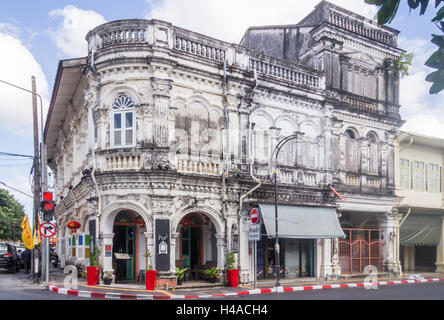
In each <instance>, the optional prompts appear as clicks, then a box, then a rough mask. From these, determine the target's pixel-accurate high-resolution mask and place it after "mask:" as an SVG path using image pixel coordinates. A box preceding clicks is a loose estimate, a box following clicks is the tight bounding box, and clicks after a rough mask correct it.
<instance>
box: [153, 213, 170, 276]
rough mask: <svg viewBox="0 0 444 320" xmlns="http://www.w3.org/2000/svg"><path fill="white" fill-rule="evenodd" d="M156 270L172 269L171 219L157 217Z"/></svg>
mask: <svg viewBox="0 0 444 320" xmlns="http://www.w3.org/2000/svg"><path fill="white" fill-rule="evenodd" d="M155 245H156V270H157V271H169V270H170V220H168V219H156V244H155Z"/></svg>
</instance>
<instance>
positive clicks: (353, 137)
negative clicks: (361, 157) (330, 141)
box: [345, 129, 356, 139]
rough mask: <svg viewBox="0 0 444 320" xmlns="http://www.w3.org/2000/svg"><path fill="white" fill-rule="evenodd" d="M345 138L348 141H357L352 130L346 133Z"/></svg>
mask: <svg viewBox="0 0 444 320" xmlns="http://www.w3.org/2000/svg"><path fill="white" fill-rule="evenodd" d="M345 136H346V137H347V138H348V139H356V134H355V133H354V132H353V130H351V129H348V130H346V131H345Z"/></svg>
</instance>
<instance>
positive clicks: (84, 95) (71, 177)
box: [45, 1, 402, 285]
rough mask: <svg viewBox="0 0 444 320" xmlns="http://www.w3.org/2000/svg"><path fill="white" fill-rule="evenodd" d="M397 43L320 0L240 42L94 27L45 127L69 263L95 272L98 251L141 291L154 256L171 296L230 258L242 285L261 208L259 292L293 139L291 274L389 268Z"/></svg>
mask: <svg viewBox="0 0 444 320" xmlns="http://www.w3.org/2000/svg"><path fill="white" fill-rule="evenodd" d="M397 34H398V32H397V31H396V30H393V29H390V28H387V27H380V26H377V25H376V23H375V22H374V21H370V20H368V19H365V18H363V17H361V16H359V15H356V14H354V13H352V12H349V11H347V10H344V9H342V8H339V7H336V6H334V5H332V4H331V3H329V2H325V1H323V2H321V3H320V4H319V5H318V6H317V7H316V9H315V10H314V11H313V12H312V13H311V14H310V15H309V16H307V17H306V18H305V19H303V20H302V21H301V22H300V23H298V24H295V25H289V26H272V27H252V28H250V29H248V30H247V32H246V33H245V36H244V38H243V39H242V41H241V43H240V45H235V44H229V43H226V42H223V41H219V40H217V39H213V38H210V37H207V36H204V35H202V34H198V33H195V32H192V31H189V30H184V29H182V28H180V27H177V26H173V25H171V24H170V23H168V22H163V21H159V20H120V21H114V22H110V23H106V24H104V25H101V26H99V27H97V28H95V29H94V30H91V31H90V32H89V33H88V35H87V36H86V40H87V41H88V48H89V50H88V52H87V53H85V54H88V55H87V57H86V58H79V59H72V60H63V61H60V63H59V68H58V72H57V77H56V83H55V86H54V92H53V96H52V100H51V105H50V110H49V114H48V120H47V123H46V127H45V143H46V146H47V158H48V164H49V166H50V167H51V169H52V170H53V171H54V173H55V175H56V177H57V186H56V196H57V224H58V228H59V229H58V230H59V234H58V250H59V253H60V255H61V257H62V260H63V261H66V260H67V259H69V260H76V261H77V262H80V263H84V264H88V263H89V256H90V250H91V245H92V244H93V243H95V245H96V246H99V247H100V249H101V250H100V252H101V265H102V267H103V270H105V271H108V270H114V271H116V273H117V280H119V279H123V280H125V279H126V280H133V279H136V278H137V275H138V273H139V271H140V270H144V269H145V266H146V258H145V256H144V254H145V252H146V250H147V249H149V250H150V251H151V252H152V253H153V264H154V266H155V268H156V269H157V270H158V272H159V278H160V282H159V283H158V284H159V285H161V284H162V283H163V282H166V281H172V282H173V284H174V281H175V278H174V273H175V272H174V270H175V266H176V265H184V266H189V267H191V268H193V269H196V268H206V267H208V266H211V265H217V266H218V267H220V268H225V254H226V252H227V251H234V252H235V256H236V266H237V267H238V268H239V272H240V281H241V282H243V283H248V282H251V281H252V279H253V275H252V272H253V264H254V262H253V254H252V243H251V242H249V241H248V223H249V211H250V209H251V208H253V207H260V208H261V210H262V217H263V222H264V223H263V228H262V231H263V236H262V239H261V241H259V242H258V255H257V261H256V262H257V267H258V277H259V278H272V277H274V276H275V261H274V260H275V259H274V257H275V254H274V236H275V234H274V227H275V225H274V223H275V220H274V195H275V192H274V186H273V169H274V165H275V161H274V153H273V152H274V149H275V146H276V145H277V143H278V142H279V141H281V140H282V139H283V138H285V137H287V136H290V135H293V134H295V133H297V134H296V136H297V139H293V140H290V141H289V142H287V143H286V144H285V145H284V146H283V147H282V149H281V151H280V154H279V157H278V161H277V167H278V202H279V213H280V216H279V230H280V232H279V236H280V248H281V250H280V260H281V263H280V265H281V269H280V273H281V277H283V278H295V277H301V276H312V277H324V276H326V275H328V274H332V273H336V274H339V273H341V272H342V273H362V272H364V267H365V266H366V265H368V264H373V265H376V266H377V267H378V270H379V271H390V272H395V271H397V270H398V268H399V264H397V262H396V260H397V259H395V256H394V250H393V248H394V247H395V241H394V239H393V237H391V236H390V234H391V233H392V232H393V230H395V229H396V227H397V223H398V221H399V215H398V214H397V211H396V209H394V200H395V196H394V139H395V137H396V134H397V131H398V128H399V127H400V125H401V124H402V121H401V119H400V116H399V107H400V106H399V104H398V96H399V89H398V87H399V86H398V83H399V82H398V81H399V78H398V75H397V71H396V70H395V69H394V67H393V64H392V62H393V60H394V59H396V58H397V57H398V56H399V54H400V52H401V50H400V49H398V48H397ZM330 185H333V186H334V188H335V189H336V190H337V191H338V192H339V193H340V194H341V196H342V201H340V200H339V199H338V198H335V197H334V194H333V192H332V190H331V189H330ZM72 220H76V221H79V222H80V223H81V225H82V226H81V228H80V229H79V230H78V231H77V232H76V233H72V232H71V230H70V229H68V228H66V224H67V222H69V221H72ZM341 227H342V229H341ZM344 235H345V236H346V237H345V238H342V237H344ZM115 253H126V254H127V257H129V259H128V260H125V261H121V260H119V259H116V255H115Z"/></svg>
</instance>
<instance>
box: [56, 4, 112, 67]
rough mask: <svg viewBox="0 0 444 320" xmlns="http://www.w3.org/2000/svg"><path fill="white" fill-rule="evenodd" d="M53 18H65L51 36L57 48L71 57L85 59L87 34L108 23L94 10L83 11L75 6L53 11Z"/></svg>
mask: <svg viewBox="0 0 444 320" xmlns="http://www.w3.org/2000/svg"><path fill="white" fill-rule="evenodd" d="M49 16H50V17H51V18H55V19H57V18H60V17H61V18H63V22H62V23H61V24H60V25H59V26H58V27H57V29H56V30H51V36H52V38H53V39H54V40H55V42H56V45H57V47H58V48H59V49H60V50H62V52H63V53H64V54H66V55H68V56H69V57H76V58H77V57H84V56H86V55H87V53H88V51H87V43H86V40H85V37H86V34H87V33H88V32H89V31H90V30H91V29H93V28H95V27H96V26H98V25H101V24H103V23H105V22H106V20H105V18H104V17H103V16H101V15H100V14H98V13H97V12H95V11H92V10H82V9H79V8H76V7H75V6H73V5H67V6H66V7H65V8H63V9H56V10H52V11H51V12H50V13H49Z"/></svg>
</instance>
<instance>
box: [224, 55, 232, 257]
mask: <svg viewBox="0 0 444 320" xmlns="http://www.w3.org/2000/svg"><path fill="white" fill-rule="evenodd" d="M223 72H224V75H223V82H222V104H223V107H224V116H225V136H226V138H225V139H226V146H227V148H226V155H225V163H224V172H223V174H222V203H223V207H222V208H223V210H224V216H225V243H226V245H227V251H230V249H231V243H230V235H231V229H230V227H229V226H228V219H226V217H227V212H228V210H227V209H228V208H227V207H228V204H227V198H228V197H227V185H226V178H227V177H228V164H229V156H230V152H229V150H230V135H229V119H228V107H227V92H226V87H227V60H226V59H224V63H223Z"/></svg>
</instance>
